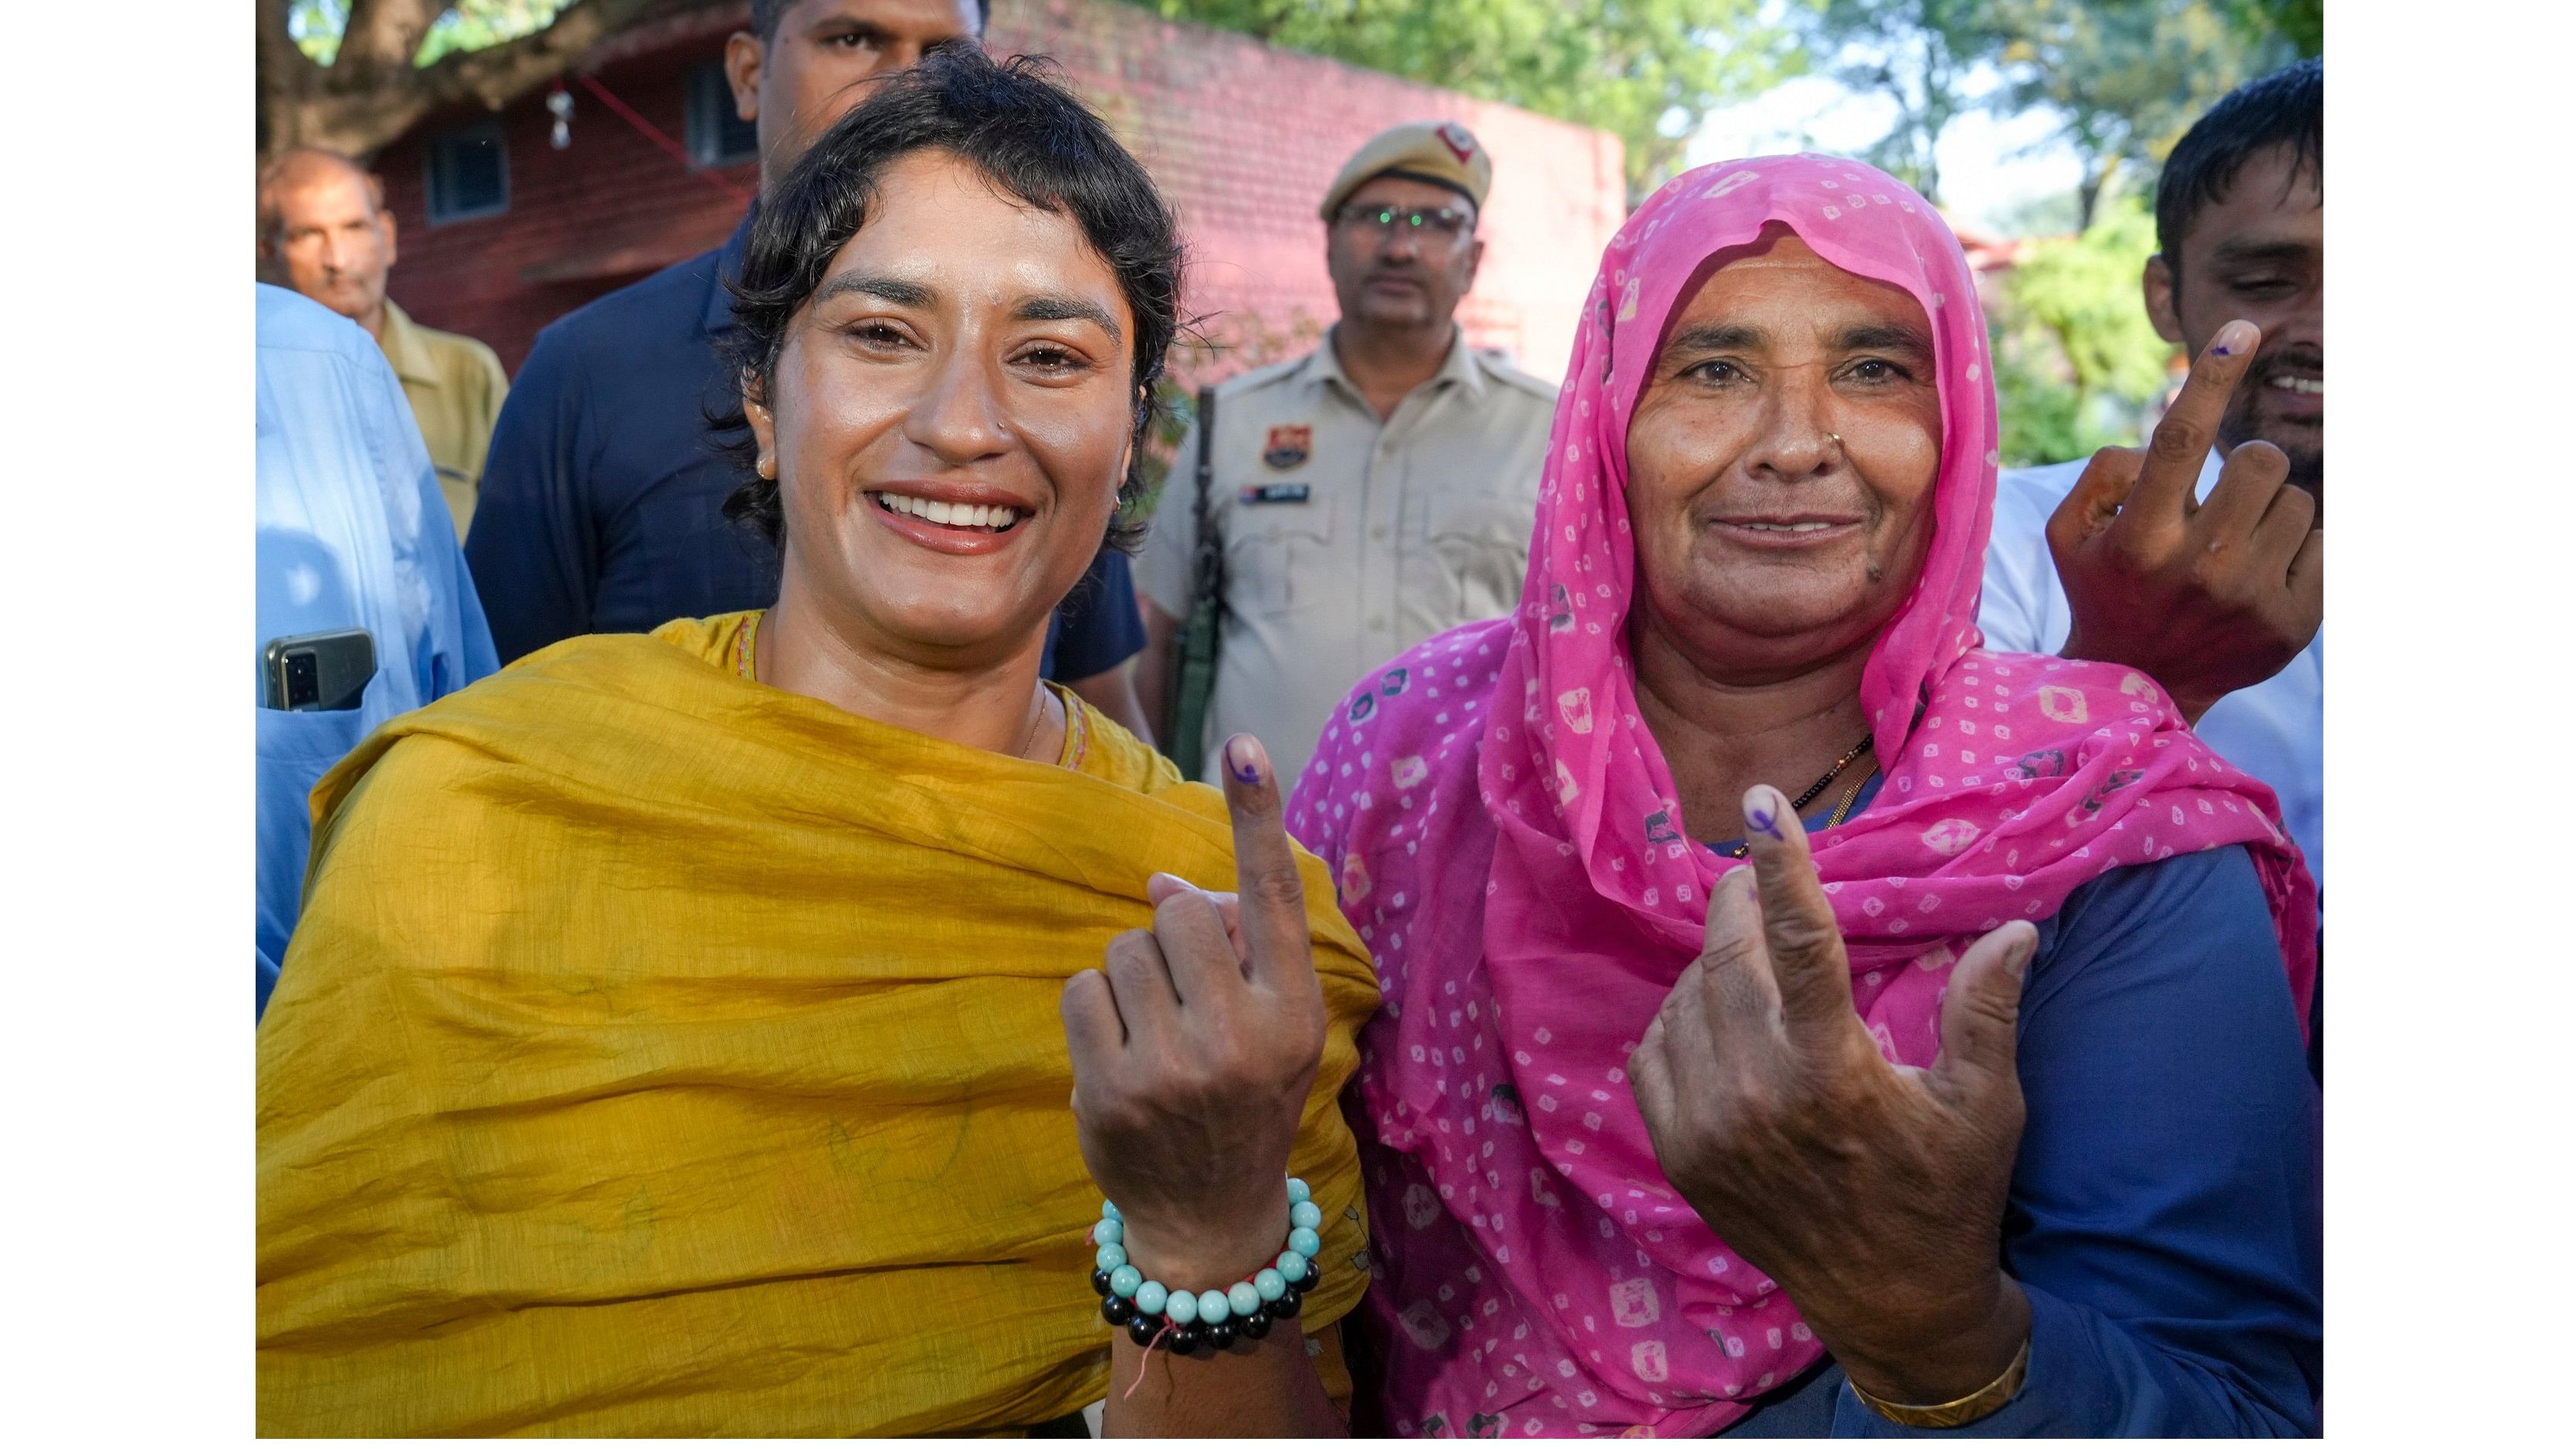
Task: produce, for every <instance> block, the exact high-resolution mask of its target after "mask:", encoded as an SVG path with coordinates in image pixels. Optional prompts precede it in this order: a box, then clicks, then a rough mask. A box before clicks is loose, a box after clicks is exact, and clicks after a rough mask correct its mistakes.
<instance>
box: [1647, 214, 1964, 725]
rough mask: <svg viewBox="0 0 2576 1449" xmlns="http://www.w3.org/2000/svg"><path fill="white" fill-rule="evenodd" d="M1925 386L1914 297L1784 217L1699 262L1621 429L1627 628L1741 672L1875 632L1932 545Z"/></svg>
mask: <svg viewBox="0 0 2576 1449" xmlns="http://www.w3.org/2000/svg"><path fill="white" fill-rule="evenodd" d="M1933 378H1934V372H1933V356H1932V330H1931V327H1930V325H1929V323H1928V322H1927V320H1926V319H1925V317H1924V314H1923V309H1922V307H1921V305H1920V304H1918V303H1917V302H1916V301H1915V300H1914V298H1913V297H1912V296H1910V295H1909V294H1907V293H1906V292H1905V291H1903V290H1902V289H1900V288H1897V287H1893V286H1889V285H1888V284H1886V283H1883V282H1876V281H1871V280H1869V279H1867V278H1864V277H1858V276H1854V275H1853V274H1851V273H1849V272H1846V271H1843V270H1842V269H1841V268H1839V267H1836V266H1834V265H1833V264H1832V263H1830V262H1827V261H1825V260H1824V259H1823V258H1821V257H1819V256H1817V255H1816V253H1815V252H1814V251H1813V250H1812V249H1810V248H1809V247H1808V246H1807V244H1806V243H1805V242H1803V241H1800V240H1799V239H1798V238H1797V237H1796V236H1795V235H1794V234H1792V233H1790V232H1788V231H1787V230H1786V229H1785V228H1778V227H1775V228H1773V229H1772V230H1769V231H1766V232H1765V233H1764V234H1763V238H1762V240H1761V241H1759V242H1757V243H1755V244H1754V246H1753V247H1751V248H1749V249H1747V250H1745V251H1742V252H1738V253H1735V254H1733V255H1732V257H1731V259H1729V260H1726V261H1725V263H1724V264H1723V265H1721V266H1716V267H1714V268H1713V269H1710V270H1706V271H1704V272H1703V274H1702V277H1701V279H1700V280H1699V282H1698V284H1697V287H1696V289H1695V290H1694V291H1692V292H1690V293H1689V294H1688V295H1687V296H1686V298H1685V300H1684V301H1683V302H1682V304H1681V305H1680V306H1679V307H1677V308H1676V309H1675V311H1674V314H1673V317H1672V320H1671V321H1670V323H1669V324H1667V326H1666V328H1665V335H1664V338H1663V341H1662V346H1661V349H1660V351H1659V352H1658V354H1657V356H1656V358H1655V362H1654V366H1653V368H1652V370H1651V371H1650V372H1649V373H1648V375H1647V379H1646V385H1645V390H1644V391H1643V393H1642V394H1641V395H1640V396H1639V399H1638V402H1637V409H1636V412H1635V414H1634V415H1633V416H1632V417H1631V419H1630V421H1629V426H1628V514H1629V520H1630V526H1631V527H1632V528H1633V529H1634V530H1635V536H1636V548H1637V563H1638V573H1639V582H1640V585H1641V588H1640V595H1641V598H1640V604H1641V609H1640V613H1641V614H1642V615H1643V616H1644V617H1643V618H1641V619H1639V620H1637V621H1636V622H1637V623H1638V624H1640V625H1641V626H1643V627H1651V628H1654V629H1656V630H1658V631H1659V632H1661V633H1663V634H1664V635H1666V636H1667V637H1668V638H1669V639H1670V640H1671V642H1672V643H1673V644H1674V645H1675V646H1676V647H1677V648H1679V649H1680V651H1681V652H1682V653H1683V654H1684V655H1685V656H1686V657H1688V658H1690V659H1691V660H1692V661H1693V662H1694V663H1696V664H1697V665H1698V666H1699V667H1700V668H1702V669H1703V670H1705V671H1707V672H1709V673H1711V674H1712V675H1713V676H1716V677H1720V678H1727V679H1737V680H1742V681H1745V682H1753V681H1758V680H1761V679H1766V678H1774V677H1781V676H1785V675H1790V674H1796V673H1798V672H1800V671H1802V670H1803V669H1805V668H1806V667H1808V666H1811V665H1813V664H1815V663H1817V662H1819V661H1821V660H1823V659H1827V658H1830V657H1832V656H1834V655H1837V654H1840V653H1843V652H1845V651H1847V650H1849V649H1851V648H1853V647H1855V646H1857V645H1859V644H1861V643H1862V642H1864V641H1866V640H1867V639H1869V638H1870V637H1871V636H1872V635H1874V634H1875V633H1876V632H1877V631H1878V629H1879V628H1880V627H1882V626H1883V625H1885V624H1886V623H1887V621H1888V620H1889V619H1890V618H1892V617H1893V616H1894V615H1895V613H1896V611H1897V609H1898V608H1899V607H1900V606H1902V605H1903V603H1904V602H1905V598H1906V595H1907V594H1908V593H1909V592H1910V591H1911V590H1912V589H1913V587H1914V583H1915V580H1916V578H1917V577H1918V576H1920V574H1921V573H1922V570H1923V560H1924V557H1925V555H1926V553H1927V552H1928V551H1929V549H1930V547H1931V542H1932V494H1933V484H1934V482H1935V480H1936V479H1937V478H1938V477H1939V474H1940V468H1941V399H1940V393H1939V391H1938V389H1937V388H1936V386H1935V385H1934V381H1933Z"/></svg>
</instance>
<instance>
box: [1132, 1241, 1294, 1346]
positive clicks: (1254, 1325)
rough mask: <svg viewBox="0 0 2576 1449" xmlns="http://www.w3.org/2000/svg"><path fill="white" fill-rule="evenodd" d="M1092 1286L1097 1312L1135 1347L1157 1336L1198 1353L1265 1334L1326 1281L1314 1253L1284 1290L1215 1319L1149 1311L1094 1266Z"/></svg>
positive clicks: (1291, 1313)
mask: <svg viewBox="0 0 2576 1449" xmlns="http://www.w3.org/2000/svg"><path fill="white" fill-rule="evenodd" d="M1091 1276H1092V1286H1093V1287H1095V1288H1098V1289H1099V1290H1100V1316H1101V1318H1102V1319H1104V1320H1106V1321H1107V1322H1108V1324H1109V1325H1110V1326H1111V1327H1112V1328H1124V1329H1126V1330H1127V1337H1128V1338H1129V1339H1130V1340H1132V1341H1133V1342H1134V1343H1135V1344H1136V1346H1137V1347H1139V1348H1146V1347H1151V1346H1152V1345H1153V1342H1154V1340H1155V1339H1156V1338H1157V1337H1160V1338H1161V1339H1162V1341H1163V1347H1165V1348H1167V1349H1169V1350H1171V1351H1172V1352H1174V1353H1180V1354H1189V1353H1196V1352H1197V1351H1199V1350H1200V1349H1202V1348H1206V1349H1216V1350H1224V1349H1228V1348H1232V1347H1234V1341H1235V1340H1236V1339H1237V1338H1249V1339H1256V1340H1258V1339H1264V1338H1268V1337H1269V1336H1270V1329H1271V1326H1272V1325H1274V1324H1277V1323H1280V1322H1284V1321H1286V1320H1288V1319H1292V1318H1295V1317H1296V1316H1297V1315H1298V1314H1300V1313H1302V1312H1304V1311H1305V1307H1306V1295H1307V1294H1309V1293H1312V1292H1314V1291H1315V1288H1316V1286H1317V1285H1318V1284H1320V1283H1322V1282H1323V1281H1324V1270H1323V1269H1322V1268H1320V1267H1317V1266H1316V1264H1315V1263H1314V1261H1313V1260H1312V1259H1309V1260H1307V1263H1306V1271H1305V1273H1304V1275H1302V1276H1301V1277H1299V1278H1297V1279H1296V1280H1295V1281H1293V1282H1291V1283H1290V1284H1289V1285H1288V1288H1287V1291H1285V1292H1283V1293H1281V1294H1280V1295H1279V1296H1278V1297H1277V1298H1275V1299H1272V1300H1271V1301H1269V1302H1267V1303H1264V1304H1262V1305H1261V1306H1260V1307H1259V1308H1256V1309H1254V1310H1253V1311H1252V1312H1251V1313H1250V1314H1247V1315H1245V1316H1243V1317H1239V1318H1226V1319H1222V1320H1220V1321H1218V1322H1215V1323H1204V1322H1196V1323H1174V1322H1172V1320H1171V1318H1170V1316H1169V1315H1168V1314H1162V1313H1147V1312H1145V1311H1143V1310H1142V1309H1139V1308H1138V1307H1137V1306H1136V1300H1135V1299H1133V1298H1127V1297H1121V1296H1119V1295H1118V1294H1116V1293H1112V1292H1110V1291H1109V1275H1108V1274H1107V1273H1102V1272H1094V1273H1093V1274H1092V1275H1091Z"/></svg>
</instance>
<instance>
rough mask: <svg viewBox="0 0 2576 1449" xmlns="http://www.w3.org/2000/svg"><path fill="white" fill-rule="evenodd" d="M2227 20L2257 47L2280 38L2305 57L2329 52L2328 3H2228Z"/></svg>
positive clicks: (2244, 0)
mask: <svg viewBox="0 0 2576 1449" xmlns="http://www.w3.org/2000/svg"><path fill="white" fill-rule="evenodd" d="M2224 8H2225V10H2226V11H2227V18H2228V20H2229V21H2230V22H2231V23H2233V24H2234V25H2235V26H2236V29H2237V31H2238V33H2240V34H2242V35H2243V36H2244V37H2245V38H2246V39H2247V40H2249V41H2252V42H2254V43H2256V44H2261V43H2263V42H2265V41H2268V40H2271V39H2274V38H2275V37H2277V38H2279V39H2280V40H2282V41H2285V42H2287V43H2288V45H2289V46H2290V48H2291V49H2292V50H2294V51H2296V52H2298V54H2299V55H2300V56H2301V57H2302V58H2304V57H2307V56H2311V55H2323V54H2324V53H2325V49H2326V0H2228V3H2227V4H2226V5H2225V7H2224Z"/></svg>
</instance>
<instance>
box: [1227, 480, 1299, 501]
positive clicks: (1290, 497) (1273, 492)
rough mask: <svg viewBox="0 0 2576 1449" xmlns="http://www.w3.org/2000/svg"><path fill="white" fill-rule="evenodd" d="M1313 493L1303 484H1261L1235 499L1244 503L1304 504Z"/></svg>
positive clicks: (1239, 494)
mask: <svg viewBox="0 0 2576 1449" xmlns="http://www.w3.org/2000/svg"><path fill="white" fill-rule="evenodd" d="M1312 491H1313V489H1311V488H1310V487H1309V486H1308V485H1306V484H1303V483H1260V484H1255V485H1253V486H1252V487H1249V488H1246V489H1244V490H1243V491H1242V492H1241V493H1238V494H1236V495H1235V498H1236V500H1237V501H1239V502H1243V503H1303V502H1305V501H1306V496H1307V495H1308V494H1309V493H1311V492H1312Z"/></svg>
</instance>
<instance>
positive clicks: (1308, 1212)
mask: <svg viewBox="0 0 2576 1449" xmlns="http://www.w3.org/2000/svg"><path fill="white" fill-rule="evenodd" d="M1323 1224H1324V1210H1323V1209H1322V1208H1319V1207H1317V1206H1315V1204H1314V1202H1313V1201H1312V1195H1311V1194H1310V1193H1309V1192H1308V1191H1307V1188H1306V1184H1305V1183H1303V1182H1301V1181H1299V1180H1297V1179H1296V1178H1293V1177H1292V1178H1290V1179H1288V1245H1287V1246H1286V1247H1284V1248H1282V1249H1280V1251H1279V1256H1277V1257H1275V1258H1273V1259H1271V1260H1270V1264H1269V1266H1267V1267H1265V1268H1263V1269H1262V1270H1261V1271H1260V1272H1258V1273H1255V1274H1253V1275H1252V1276H1251V1277H1249V1278H1246V1279H1243V1280H1241V1281H1239V1282H1237V1283H1235V1284H1234V1285H1233V1286H1232V1287H1230V1288H1225V1289H1216V1288H1210V1289H1208V1290H1206V1291H1205V1292H1202V1293H1192V1292H1190V1291H1189V1290H1188V1289H1186V1288H1166V1287H1164V1286H1163V1285H1162V1284H1160V1283H1157V1282H1154V1281H1153V1280H1152V1279H1149V1278H1147V1277H1146V1276H1145V1275H1144V1273H1143V1272H1141V1271H1139V1270H1138V1269H1136V1268H1135V1267H1133V1266H1131V1265H1130V1264H1129V1263H1128V1261H1127V1247H1126V1238H1127V1223H1126V1219H1124V1218H1122V1217H1120V1216H1119V1215H1118V1205H1117V1204H1116V1203H1110V1202H1104V1203H1102V1204H1101V1205H1100V1222H1099V1224H1098V1225H1097V1226H1095V1227H1094V1228H1092V1230H1091V1241H1092V1242H1093V1243H1095V1244H1097V1245H1098V1247H1099V1252H1098V1254H1097V1255H1096V1256H1095V1257H1094V1259H1093V1262H1094V1263H1095V1264H1096V1265H1097V1266H1095V1267H1094V1268H1093V1269H1092V1273H1091V1291H1092V1292H1094V1293H1097V1294H1099V1295H1101V1297H1100V1316H1101V1317H1102V1318H1104V1319H1107V1320H1108V1321H1109V1323H1110V1325H1111V1326H1112V1327H1124V1328H1125V1329H1126V1330H1127V1336H1128V1337H1129V1338H1130V1339H1133V1340H1134V1341H1135V1342H1136V1344H1137V1345H1138V1346H1139V1347H1144V1348H1151V1347H1152V1346H1153V1345H1154V1341H1155V1340H1156V1339H1157V1338H1160V1339H1161V1340H1162V1343H1163V1346H1164V1347H1165V1348H1168V1349H1170V1350H1171V1351H1172V1352H1174V1353H1183V1354H1186V1353H1195V1352H1197V1351H1198V1350H1199V1349H1202V1348H1210V1349H1225V1348H1231V1347H1233V1346H1234V1340H1235V1339H1236V1337H1237V1336H1241V1337H1244V1338H1254V1339H1258V1338H1267V1337H1269V1336H1270V1326H1271V1325H1272V1324H1273V1323H1276V1322H1279V1321H1280V1320H1282V1319H1288V1318H1294V1317H1296V1316H1297V1314H1298V1313H1299V1311H1300V1310H1302V1309H1303V1308H1304V1307H1305V1301H1306V1295H1307V1294H1309V1293H1312V1292H1314V1291H1315V1285H1317V1284H1319V1283H1321V1282H1323V1281H1324V1270H1323V1265H1321V1264H1319V1263H1317V1262H1316V1261H1315V1255H1316V1254H1317V1253H1320V1252H1322V1251H1323V1250H1324V1240H1323V1238H1322V1236H1321V1235H1320V1233H1319V1232H1318V1231H1317V1230H1318V1229H1320V1228H1321V1227H1322V1226H1323Z"/></svg>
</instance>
